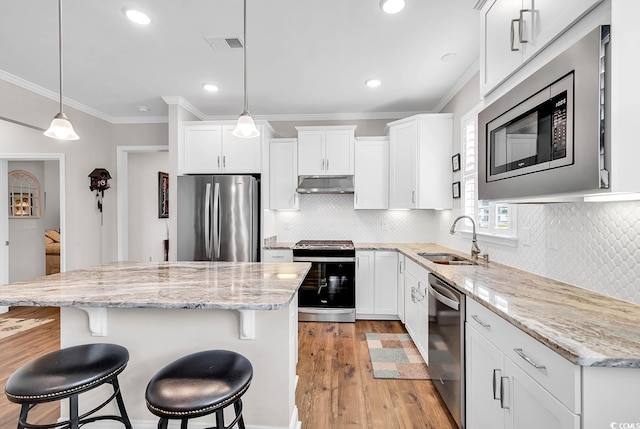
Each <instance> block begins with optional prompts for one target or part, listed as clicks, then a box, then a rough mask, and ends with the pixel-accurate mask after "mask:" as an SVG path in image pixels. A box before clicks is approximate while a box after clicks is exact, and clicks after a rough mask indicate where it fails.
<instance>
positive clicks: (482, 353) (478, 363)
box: [465, 323, 544, 429]
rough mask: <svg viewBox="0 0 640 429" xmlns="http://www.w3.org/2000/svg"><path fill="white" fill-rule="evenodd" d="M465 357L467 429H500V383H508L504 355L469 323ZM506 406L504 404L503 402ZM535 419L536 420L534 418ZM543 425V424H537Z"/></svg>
mask: <svg viewBox="0 0 640 429" xmlns="http://www.w3.org/2000/svg"><path fill="white" fill-rule="evenodd" d="M465 349H466V354H465V359H466V382H465V385H466V408H467V414H466V420H467V425H466V427H467V429H487V428H491V429H502V428H504V421H505V411H504V409H502V408H501V404H500V394H501V393H505V394H506V393H507V392H506V390H505V388H506V387H507V386H506V385H505V386H504V388H503V389H502V392H501V389H500V387H501V382H502V381H504V382H505V383H506V382H508V379H507V378H504V379H502V378H501V377H504V376H506V374H505V373H504V370H503V367H504V355H503V354H502V352H501V351H500V350H498V349H497V348H496V347H495V346H494V345H493V344H491V343H490V342H489V341H488V340H487V339H486V338H485V337H484V336H482V335H481V334H480V333H478V331H476V330H475V328H473V327H472V326H471V325H469V324H468V323H467V324H466V340H465ZM504 405H505V406H508V405H507V403H506V402H505V403H504ZM534 421H535V420H534ZM539 427H540V428H541V427H544V426H539Z"/></svg>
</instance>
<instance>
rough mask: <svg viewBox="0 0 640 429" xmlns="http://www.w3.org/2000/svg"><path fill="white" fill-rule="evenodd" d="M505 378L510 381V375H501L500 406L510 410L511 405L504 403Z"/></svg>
mask: <svg viewBox="0 0 640 429" xmlns="http://www.w3.org/2000/svg"><path fill="white" fill-rule="evenodd" d="M505 380H507V382H509V377H500V408H502V409H503V410H508V409H509V407H507V406H505V405H504V385H505V382H504V381H505Z"/></svg>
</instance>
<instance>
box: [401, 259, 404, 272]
mask: <svg viewBox="0 0 640 429" xmlns="http://www.w3.org/2000/svg"><path fill="white" fill-rule="evenodd" d="M400 274H404V261H400Z"/></svg>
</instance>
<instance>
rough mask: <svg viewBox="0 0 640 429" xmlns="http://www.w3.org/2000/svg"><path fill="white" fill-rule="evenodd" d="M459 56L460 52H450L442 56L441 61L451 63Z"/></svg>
mask: <svg viewBox="0 0 640 429" xmlns="http://www.w3.org/2000/svg"><path fill="white" fill-rule="evenodd" d="M457 56H458V54H456V53H455V52H449V53H447V54H444V55H443V56H441V57H440V61H442V62H443V63H450V62H451V61H453V60H455V59H456V57H457Z"/></svg>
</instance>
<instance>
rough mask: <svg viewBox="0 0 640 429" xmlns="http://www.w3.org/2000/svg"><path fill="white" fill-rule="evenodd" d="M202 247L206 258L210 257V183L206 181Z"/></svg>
mask: <svg viewBox="0 0 640 429" xmlns="http://www.w3.org/2000/svg"><path fill="white" fill-rule="evenodd" d="M204 207H205V210H204V232H205V234H204V248H205V249H206V250H205V251H206V252H207V258H208V259H211V183H207V187H206V189H205V192H204Z"/></svg>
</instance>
